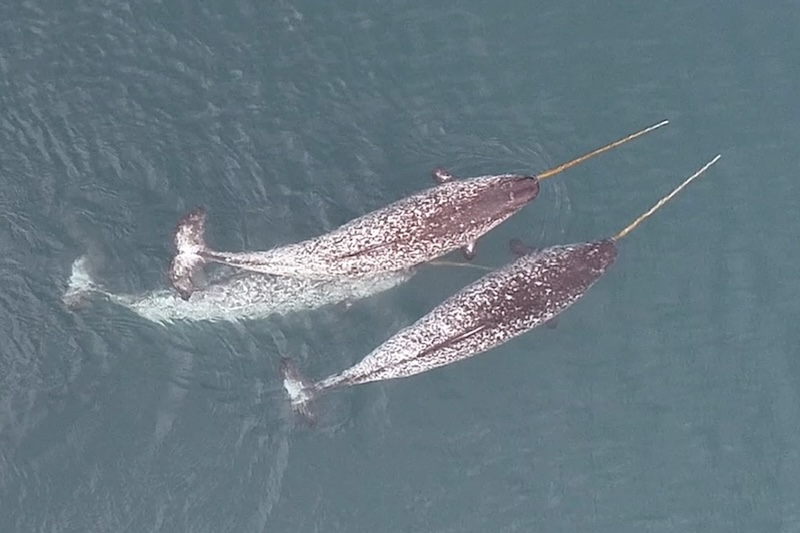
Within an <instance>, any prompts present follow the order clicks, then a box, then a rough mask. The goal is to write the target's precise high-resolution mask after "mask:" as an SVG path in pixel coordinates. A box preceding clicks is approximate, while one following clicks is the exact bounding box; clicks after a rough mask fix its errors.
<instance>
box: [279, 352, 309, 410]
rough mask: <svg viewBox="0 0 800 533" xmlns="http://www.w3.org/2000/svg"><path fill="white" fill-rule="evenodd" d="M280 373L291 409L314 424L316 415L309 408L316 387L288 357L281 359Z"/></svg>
mask: <svg viewBox="0 0 800 533" xmlns="http://www.w3.org/2000/svg"><path fill="white" fill-rule="evenodd" d="M281 375H282V376H283V388H284V389H286V393H287V394H288V395H289V401H290V403H291V404H292V411H293V412H295V413H296V414H299V415H300V416H301V417H302V418H303V419H304V420H305V421H306V422H307V423H309V424H311V425H314V424H315V422H316V416H315V413H314V411H313V410H312V408H311V402H312V401H313V400H314V397H315V396H316V393H317V388H316V387H315V386H314V384H313V383H311V382H310V381H309V380H308V379H306V377H305V376H303V374H302V373H301V372H300V370H298V369H297V366H295V364H294V362H293V361H292V360H291V359H289V358H288V357H284V358H282V359H281Z"/></svg>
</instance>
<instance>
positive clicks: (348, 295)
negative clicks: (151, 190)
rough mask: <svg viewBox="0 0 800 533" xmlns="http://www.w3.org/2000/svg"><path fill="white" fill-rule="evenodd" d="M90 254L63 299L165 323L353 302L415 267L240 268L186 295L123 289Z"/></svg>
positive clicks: (260, 316) (261, 314)
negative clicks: (319, 274) (311, 275)
mask: <svg viewBox="0 0 800 533" xmlns="http://www.w3.org/2000/svg"><path fill="white" fill-rule="evenodd" d="M89 270H90V269H89V265H88V264H87V260H86V258H85V257H84V258H80V259H78V260H77V261H76V262H75V264H74V265H73V272H72V276H71V278H70V282H69V285H68V287H67V291H66V292H65V294H64V296H63V300H64V303H65V304H66V305H67V306H68V307H70V308H72V309H78V308H80V307H83V306H85V305H87V304H88V303H89V302H90V300H91V299H92V298H93V297H101V298H105V299H107V300H108V301H111V302H113V303H115V304H117V305H121V306H123V307H126V308H128V309H130V310H131V311H133V312H135V313H136V314H138V315H139V316H141V317H143V318H145V319H147V320H150V321H153V322H157V323H160V324H164V325H169V324H172V323H180V322H196V321H204V322H222V321H224V322H239V321H246V320H260V319H264V318H267V317H270V316H273V315H289V314H292V313H296V312H302V311H308V310H313V309H319V308H321V307H324V306H327V305H335V304H340V303H352V302H355V301H357V300H360V299H362V298H367V297H369V296H372V295H374V294H378V293H380V292H383V291H386V290H389V289H391V288H393V287H396V286H398V285H400V284H402V283H405V282H406V281H407V280H408V279H410V278H411V277H412V276H413V275H414V271H413V270H410V271H403V272H386V273H381V274H377V275H375V276H369V277H362V278H358V279H343V280H328V281H316V280H310V279H299V278H287V277H282V276H268V275H266V274H259V273H257V272H247V271H238V272H235V273H232V274H231V273H222V274H218V275H215V276H210V277H209V279H208V280H207V282H206V283H205V284H204V285H203V288H202V290H198V291H196V292H195V293H194V294H192V295H191V297H190V298H188V299H183V298H181V297H179V296H178V295H176V294H175V292H174V291H171V290H169V289H166V288H165V289H157V290H153V291H147V292H143V293H139V294H120V293H115V292H111V291H109V290H108V289H106V288H104V287H102V286H100V285H99V284H97V283H96V282H95V281H94V280H92V279H91V278H90V276H89V273H88V272H89Z"/></svg>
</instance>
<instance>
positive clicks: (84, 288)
mask: <svg viewBox="0 0 800 533" xmlns="http://www.w3.org/2000/svg"><path fill="white" fill-rule="evenodd" d="M97 292H103V291H102V290H101V289H100V287H98V285H97V284H96V283H95V282H94V280H93V279H92V275H91V272H90V268H89V258H88V257H86V256H85V255H82V256H80V257H79V258H77V259H76V260H75V262H74V263H72V272H71V273H70V276H69V281H67V290H66V291H64V296H63V297H62V300H63V302H64V305H66V306H67V307H68V308H69V309H72V310H73V311H74V310H77V309H80V308H82V307H84V306H86V305H87V303H88V299H89V297H90V296H91V295H92V294H95V293H97Z"/></svg>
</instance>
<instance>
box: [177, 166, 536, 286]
mask: <svg viewBox="0 0 800 533" xmlns="http://www.w3.org/2000/svg"><path fill="white" fill-rule="evenodd" d="M538 193H539V182H538V180H537V179H536V178H535V177H530V176H519V175H512V174H503V175H497V176H482V177H478V178H469V179H464V180H452V181H448V182H445V183H442V184H440V185H437V186H435V187H431V188H429V189H426V190H424V191H422V192H419V193H417V194H413V195H411V196H408V197H406V198H403V199H402V200H399V201H397V202H394V203H392V204H390V205H388V206H386V207H384V208H382V209H378V210H377V211H373V212H371V213H368V214H366V215H364V216H362V217H359V218H357V219H355V220H352V221H350V222H348V223H347V224H345V225H343V226H341V227H339V228H337V229H335V230H333V231H332V232H330V233H327V234H325V235H321V236H319V237H316V238H313V239H309V240H306V241H303V242H300V243H297V244H290V245H286V246H281V247H279V248H275V249H272V250H268V251H259V252H242V253H227V252H217V251H212V250H209V249H207V248H205V249H202V248H197V247H193V244H192V243H193V242H196V240H193V239H196V235H194V234H193V233H192V231H191V230H185V235H188V236H189V238H187V239H181V240H180V242H179V237H182V236H183V235H184V234H181V231H183V230H181V227H180V225H179V228H178V233H177V234H176V245H177V246H178V250H179V252H180V254H183V253H188V254H199V255H200V256H201V257H202V258H203V259H205V260H206V261H214V262H219V263H224V264H227V265H231V266H235V267H239V268H243V269H246V270H251V271H256V272H263V273H267V274H276V275H284V276H296V277H306V278H312V279H337V278H344V277H353V276H364V275H373V274H376V273H380V272H389V271H397V270H404V269H408V268H410V267H413V266H415V265H418V264H421V263H425V262H427V261H430V260H433V259H435V258H437V257H440V256H442V255H444V254H446V253H448V252H450V251H452V250H455V249H457V248H461V247H465V246H467V245H469V244H470V243H472V242H474V241H475V240H477V239H478V238H479V237H481V236H482V235H484V234H486V233H487V232H488V231H490V230H491V229H493V228H494V227H496V226H497V225H499V224H500V223H502V222H503V221H505V220H506V219H508V218H509V217H511V216H512V215H513V214H514V213H516V212H517V211H518V210H520V209H521V208H522V207H523V206H525V205H526V204H527V203H528V202H530V201H531V200H533V199H534V198H535V197H536V195H537V194H538ZM195 220H196V219H195ZM196 231H197V230H195V232H196ZM199 233H200V235H201V236H202V228H201V229H200V230H199ZM182 244H183V245H185V247H184V248H183V249H182V248H181V245H182ZM180 254H179V255H180ZM185 275H186V274H185V273H182V274H181V275H179V276H177V277H181V276H183V277H185Z"/></svg>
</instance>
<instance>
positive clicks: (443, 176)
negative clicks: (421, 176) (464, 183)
mask: <svg viewBox="0 0 800 533" xmlns="http://www.w3.org/2000/svg"><path fill="white" fill-rule="evenodd" d="M431 177H432V178H433V181H435V182H436V183H446V182H448V181H452V180H453V179H454V178H453V175H452V174H450V172H448V171H447V170H445V169H443V168H442V167H436V168H434V169H433V170H432V171H431Z"/></svg>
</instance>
